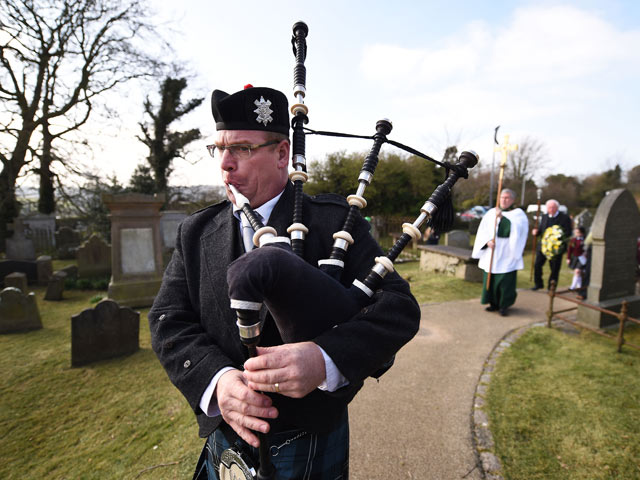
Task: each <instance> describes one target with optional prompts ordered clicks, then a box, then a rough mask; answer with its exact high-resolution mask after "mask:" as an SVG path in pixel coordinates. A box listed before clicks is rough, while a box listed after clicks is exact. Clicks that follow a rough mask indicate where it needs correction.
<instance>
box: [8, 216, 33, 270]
mask: <svg viewBox="0 0 640 480" xmlns="http://www.w3.org/2000/svg"><path fill="white" fill-rule="evenodd" d="M12 228H13V236H12V237H11V238H7V240H6V242H7V245H6V247H7V251H6V253H7V258H8V259H9V260H35V259H36V249H35V247H34V245H33V240H31V238H28V236H27V228H28V227H27V226H26V225H25V224H24V223H23V221H22V218H21V217H17V218H14V219H13V225H12Z"/></svg>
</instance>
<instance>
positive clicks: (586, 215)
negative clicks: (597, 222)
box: [573, 210, 593, 235]
mask: <svg viewBox="0 0 640 480" xmlns="http://www.w3.org/2000/svg"><path fill="white" fill-rule="evenodd" d="M592 223H593V215H592V214H591V212H590V211H589V210H582V211H581V212H580V213H579V214H578V215H576V216H575V218H574V219H573V226H574V227H584V233H585V235H586V234H588V233H589V229H590V228H591V224H592Z"/></svg>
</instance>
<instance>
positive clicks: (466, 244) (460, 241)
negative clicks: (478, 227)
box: [444, 230, 471, 250]
mask: <svg viewBox="0 0 640 480" xmlns="http://www.w3.org/2000/svg"><path fill="white" fill-rule="evenodd" d="M470 243H471V240H470V236H469V232H465V231H464V230H451V231H450V232H448V233H447V234H445V236H444V244H445V245H448V246H450V247H458V248H466V249H469V250H471V246H470Z"/></svg>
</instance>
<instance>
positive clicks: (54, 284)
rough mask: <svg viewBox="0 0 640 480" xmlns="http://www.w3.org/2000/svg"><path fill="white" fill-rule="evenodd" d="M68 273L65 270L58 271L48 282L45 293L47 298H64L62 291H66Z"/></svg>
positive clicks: (56, 299) (52, 299)
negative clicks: (65, 283) (65, 284)
mask: <svg viewBox="0 0 640 480" xmlns="http://www.w3.org/2000/svg"><path fill="white" fill-rule="evenodd" d="M66 279H67V274H66V273H65V272H63V271H60V270H58V271H56V272H55V273H54V274H53V275H52V276H51V278H50V279H49V283H48V284H47V291H46V292H45V294H44V299H45V300H50V301H58V300H62V292H64V281H65V280H66Z"/></svg>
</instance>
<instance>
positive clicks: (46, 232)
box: [22, 213, 56, 252]
mask: <svg viewBox="0 0 640 480" xmlns="http://www.w3.org/2000/svg"><path fill="white" fill-rule="evenodd" d="M22 221H23V223H24V224H25V225H27V226H28V227H29V230H30V232H31V240H33V245H34V247H35V249H36V252H50V251H52V250H53V249H54V248H55V246H56V238H55V232H56V216H55V215H54V214H51V215H45V214H43V213H36V214H33V215H29V216H26V217H24V218H23V219H22Z"/></svg>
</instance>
